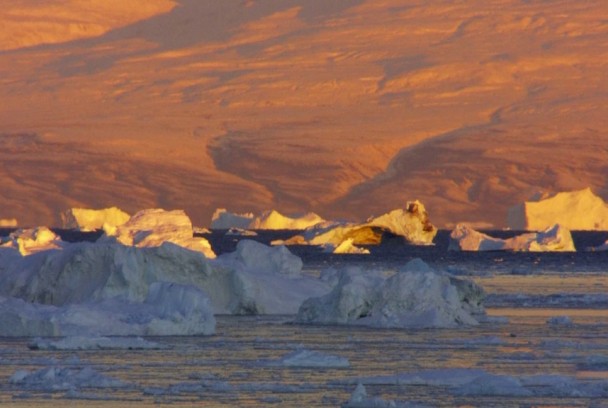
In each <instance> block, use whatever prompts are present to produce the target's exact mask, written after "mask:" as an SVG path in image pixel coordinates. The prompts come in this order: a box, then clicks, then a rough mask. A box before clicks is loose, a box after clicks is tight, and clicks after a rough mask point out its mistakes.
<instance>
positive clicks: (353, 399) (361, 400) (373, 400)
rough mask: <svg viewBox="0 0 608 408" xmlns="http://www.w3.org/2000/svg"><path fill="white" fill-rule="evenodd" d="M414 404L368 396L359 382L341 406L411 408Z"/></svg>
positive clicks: (355, 407)
mask: <svg viewBox="0 0 608 408" xmlns="http://www.w3.org/2000/svg"><path fill="white" fill-rule="evenodd" d="M416 406H417V405H414V404H409V403H405V402H403V403H401V402H396V401H393V400H384V399H382V398H380V397H370V396H368V395H367V390H366V389H365V386H364V385H363V384H361V383H359V384H357V387H356V388H355V391H353V393H352V395H351V396H350V399H349V400H348V402H346V403H344V404H342V408H413V407H416Z"/></svg>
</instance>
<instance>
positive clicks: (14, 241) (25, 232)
mask: <svg viewBox="0 0 608 408" xmlns="http://www.w3.org/2000/svg"><path fill="white" fill-rule="evenodd" d="M63 244H64V243H63V241H61V238H59V236H58V235H57V234H55V233H54V232H53V231H51V230H50V229H49V228H48V227H36V228H28V229H18V230H17V231H15V232H12V233H11V234H10V235H9V236H8V237H6V238H0V246H1V247H4V248H13V249H15V250H17V251H18V252H19V253H20V254H21V255H23V256H27V255H31V254H35V253H37V252H42V251H46V250H49V249H61V248H62V247H63Z"/></svg>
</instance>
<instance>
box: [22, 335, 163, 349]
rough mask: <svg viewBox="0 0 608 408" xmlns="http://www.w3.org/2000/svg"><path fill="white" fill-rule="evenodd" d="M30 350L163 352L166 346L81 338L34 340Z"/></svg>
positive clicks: (128, 339) (133, 340)
mask: <svg viewBox="0 0 608 408" xmlns="http://www.w3.org/2000/svg"><path fill="white" fill-rule="evenodd" d="M28 348H29V349H31V350H163V349H166V348H167V346H165V345H162V344H160V343H156V342H153V341H149V340H145V339H144V338H142V337H105V336H83V335H76V336H70V337H64V338H61V339H57V338H50V339H48V338H46V339H44V338H39V337H37V338H35V339H33V340H32V341H30V342H29V343H28Z"/></svg>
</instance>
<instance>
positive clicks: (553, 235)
mask: <svg viewBox="0 0 608 408" xmlns="http://www.w3.org/2000/svg"><path fill="white" fill-rule="evenodd" d="M448 250H449V251H527V252H573V251H576V248H575V247H574V241H573V240H572V234H570V231H569V230H568V229H567V228H565V227H563V226H561V225H559V224H555V225H554V226H552V227H549V228H547V229H546V230H544V231H541V232H531V233H526V234H522V235H518V236H516V237H513V238H508V239H500V238H493V237H491V236H489V235H487V234H484V233H481V232H479V231H475V230H474V229H472V228H470V227H469V226H467V225H465V224H459V225H457V226H456V228H455V229H454V230H453V231H452V233H451V234H450V244H449V246H448Z"/></svg>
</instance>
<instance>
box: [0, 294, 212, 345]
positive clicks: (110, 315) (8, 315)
mask: <svg viewBox="0 0 608 408" xmlns="http://www.w3.org/2000/svg"><path fill="white" fill-rule="evenodd" d="M214 332H215V317H214V316H213V313H212V310H211V307H210V305H209V299H208V298H207V296H206V295H205V294H204V293H203V292H202V291H201V290H200V289H198V288H196V287H193V286H184V285H177V284H173V283H167V282H155V283H152V284H151V285H150V290H149V293H148V295H147V296H146V298H145V299H144V301H143V302H131V301H127V300H123V299H118V298H116V299H106V300H102V301H92V302H85V303H79V304H76V303H71V304H65V305H63V306H53V305H45V304H40V303H29V302H26V301H24V300H22V299H18V298H10V297H9V298H6V297H0V336H7V337H8V336H11V337H12V336H18V337H23V336H42V337H55V336H180V335H210V334H213V333H214Z"/></svg>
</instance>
